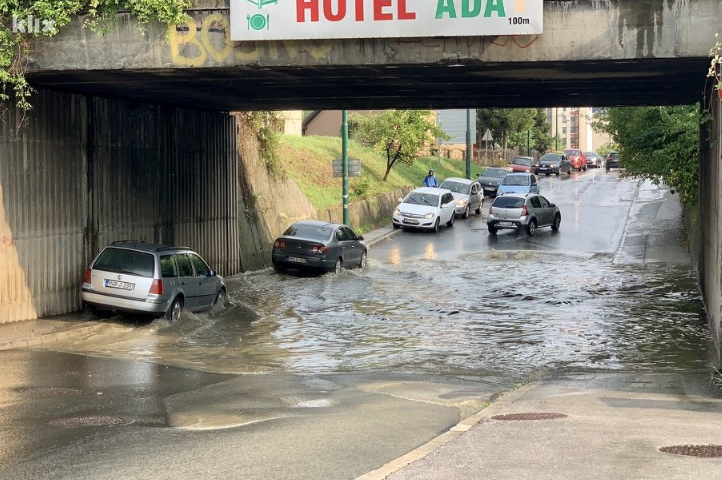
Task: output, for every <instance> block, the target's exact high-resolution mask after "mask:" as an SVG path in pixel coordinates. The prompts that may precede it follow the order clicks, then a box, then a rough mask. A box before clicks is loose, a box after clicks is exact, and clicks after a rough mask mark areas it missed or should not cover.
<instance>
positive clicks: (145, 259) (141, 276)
mask: <svg viewBox="0 0 722 480" xmlns="http://www.w3.org/2000/svg"><path fill="white" fill-rule="evenodd" d="M80 295H81V298H82V300H83V303H84V304H85V306H86V307H87V308H88V309H89V310H91V311H92V312H94V313H98V311H103V310H117V311H122V312H130V313H146V314H154V315H163V316H164V317H165V318H166V319H167V320H169V321H171V322H176V321H178V319H179V318H180V316H181V312H182V311H183V310H189V311H199V310H206V309H209V308H211V307H213V305H223V304H224V303H225V300H226V284H225V282H224V281H223V277H221V276H220V275H218V274H217V273H216V272H215V270H211V268H210V267H209V266H208V264H207V263H206V262H205V261H204V260H203V259H202V258H201V256H200V255H198V254H197V253H196V252H194V251H193V250H191V249H190V248H188V247H174V246H169V245H157V244H150V243H143V242H136V241H118V242H113V243H111V244H110V245H108V246H106V247H105V248H104V249H103V250H102V251H101V252H100V253H99V254H98V255H97V256H96V257H95V258H94V259H93V261H92V262H91V263H90V266H89V267H88V270H87V271H86V272H85V277H84V278H83V286H82V288H81V294H80Z"/></svg>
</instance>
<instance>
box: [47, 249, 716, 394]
mask: <svg viewBox="0 0 722 480" xmlns="http://www.w3.org/2000/svg"><path fill="white" fill-rule="evenodd" d="M227 284H228V288H229V304H228V305H227V306H226V307H225V308H222V309H220V310H217V311H212V312H209V313H201V314H190V313H187V312H186V313H184V318H182V319H181V320H180V321H179V322H178V323H177V324H174V325H170V324H168V323H167V322H165V321H164V320H155V321H152V322H151V323H146V324H140V325H137V326H135V327H133V328H126V329H109V330H108V331H107V332H105V333H102V334H99V335H98V334H95V335H93V336H88V337H81V338H75V339H71V340H67V341H64V342H60V343H55V344H53V345H52V346H51V347H50V348H52V349H53V350H65V351H72V352H76V353H88V354H91V355H103V356H106V355H107V356H113V357H121V358H122V357H126V358H132V359H135V360H141V361H142V360H148V361H154V362H160V363H165V364H171V365H177V366H187V367H193V368H197V369H201V370H206V371H212V372H218V373H268V372H280V371H283V372H290V373H343V372H357V373H358V372H364V371H368V372H373V371H387V372H388V371H394V372H419V373H428V374H442V375H457V376H471V377H475V376H485V377H489V376H492V377H494V376H499V377H503V378H505V379H507V380H509V379H518V380H522V379H524V378H526V377H528V376H529V375H532V374H534V372H537V371H539V370H540V369H544V370H545V371H548V372H559V373H564V372H580V371H592V370H616V371H619V370H639V369H650V370H654V371H689V370H700V369H702V370H703V369H709V366H710V364H711V362H712V360H711V358H712V356H713V347H712V345H711V343H710V332H709V328H708V325H707V320H706V316H705V312H704V308H703V305H702V301H701V297H700V295H699V293H698V289H697V286H696V283H695V275H694V271H693V270H692V269H691V268H689V267H686V266H680V265H673V266H666V265H664V264H660V265H647V266H642V265H614V264H613V262H612V261H611V258H610V256H608V255H586V256H585V255H560V254H558V253H554V252H548V253H544V252H531V251H496V250H491V251H486V252H473V253H467V254H463V255H457V254H451V253H450V254H447V255H437V256H435V257H434V258H433V259H426V258H424V257H419V258H416V259H412V260H407V261H404V262H398V263H393V262H386V263H382V262H380V261H378V260H371V261H370V262H369V268H368V269H366V270H347V271H346V270H345V271H343V272H342V274H341V275H339V276H335V275H322V276H311V275H285V274H284V275H278V274H273V273H271V272H270V271H268V270H267V271H264V272H261V273H255V274H248V275H241V276H238V277H234V278H229V279H227ZM113 321H114V320H113ZM118 321H119V322H121V324H122V325H124V326H126V327H127V326H128V323H127V322H125V321H124V320H122V319H120V320H118Z"/></svg>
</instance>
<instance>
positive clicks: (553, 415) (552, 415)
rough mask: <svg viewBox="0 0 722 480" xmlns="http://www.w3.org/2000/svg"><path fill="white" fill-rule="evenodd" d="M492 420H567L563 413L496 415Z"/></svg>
mask: <svg viewBox="0 0 722 480" xmlns="http://www.w3.org/2000/svg"><path fill="white" fill-rule="evenodd" d="M491 418H492V420H556V419H558V418H567V415H564V414H563V413H509V414H507V415H494V416H493V417H491Z"/></svg>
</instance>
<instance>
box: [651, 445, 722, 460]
mask: <svg viewBox="0 0 722 480" xmlns="http://www.w3.org/2000/svg"><path fill="white" fill-rule="evenodd" d="M659 451H660V452H663V453H672V454H674V455H686V456H688V457H705V458H719V457H722V445H670V446H668V447H659Z"/></svg>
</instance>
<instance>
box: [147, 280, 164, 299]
mask: <svg viewBox="0 0 722 480" xmlns="http://www.w3.org/2000/svg"><path fill="white" fill-rule="evenodd" d="M148 293H152V294H154V295H163V280H159V279H157V278H156V279H155V280H153V283H152V284H151V286H150V292H148Z"/></svg>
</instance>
